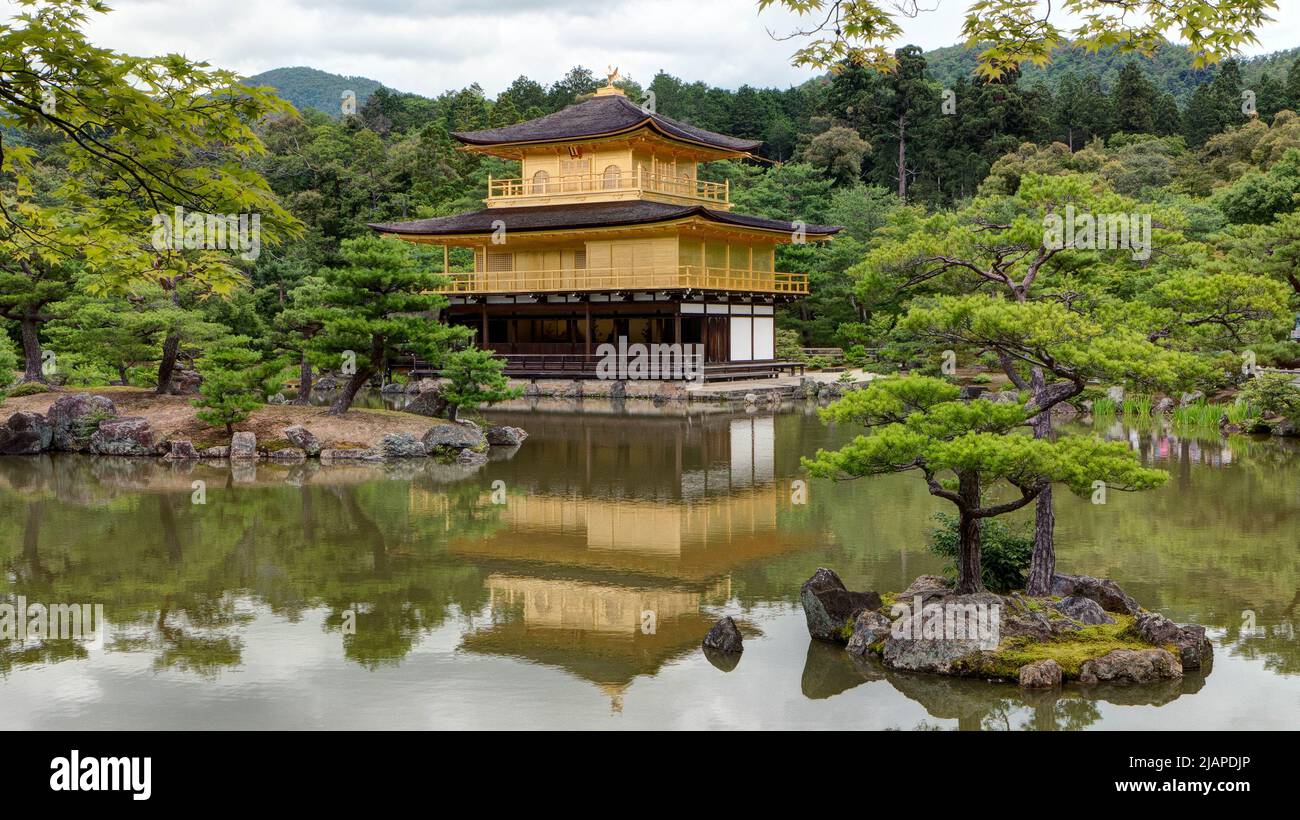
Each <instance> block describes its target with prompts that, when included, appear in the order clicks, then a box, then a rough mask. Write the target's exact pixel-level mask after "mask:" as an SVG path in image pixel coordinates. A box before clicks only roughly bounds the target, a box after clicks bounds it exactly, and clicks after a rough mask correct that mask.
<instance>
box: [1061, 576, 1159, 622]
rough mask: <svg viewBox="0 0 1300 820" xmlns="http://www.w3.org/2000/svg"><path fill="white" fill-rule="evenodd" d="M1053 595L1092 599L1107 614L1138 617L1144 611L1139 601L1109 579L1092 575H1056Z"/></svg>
mask: <svg viewBox="0 0 1300 820" xmlns="http://www.w3.org/2000/svg"><path fill="white" fill-rule="evenodd" d="M1052 594H1053V595H1059V596H1063V597H1069V596H1079V597H1083V598H1091V599H1092V600H1094V601H1096V602H1097V603H1098V604H1100V605H1101V608H1102V609H1104V610H1106V611H1107V612H1123V613H1126V614H1128V615H1137V614H1138V613H1139V612H1141V611H1142V607H1140V606H1138V603H1137V601H1135V600H1133V597H1132V596H1131V595H1129V594H1128V593H1127V592H1125V591H1124V590H1122V589H1120V588H1119V584H1117V583H1115V582H1114V581H1112V580H1110V579H1109V578H1093V577H1092V576H1090V575H1054V576H1052Z"/></svg>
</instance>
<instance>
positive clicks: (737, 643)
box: [702, 615, 745, 652]
mask: <svg viewBox="0 0 1300 820" xmlns="http://www.w3.org/2000/svg"><path fill="white" fill-rule="evenodd" d="M702 645H703V646H704V648H705V649H713V650H716V651H718V652H744V651H745V645H744V641H743V639H742V638H741V637H740V629H739V628H738V627H737V626H736V622H735V621H734V620H732V618H731V616H730V615H727V616H725V617H722V618H719V619H718V622H717V623H715V624H714V625H713V628H712V629H710V630H709V634H707V635H705V636H704V642H703V644H702Z"/></svg>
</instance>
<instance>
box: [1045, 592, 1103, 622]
mask: <svg viewBox="0 0 1300 820" xmlns="http://www.w3.org/2000/svg"><path fill="white" fill-rule="evenodd" d="M1052 606H1053V607H1054V608H1055V609H1056V610H1057V611H1058V612H1060V613H1062V614H1063V615H1068V616H1069V617H1071V618H1073V619H1074V620H1076V621H1078V622H1079V623H1082V624H1086V625H1088V626H1096V625H1097V624H1113V623H1115V619H1114V618H1112V617H1110V616H1109V615H1107V614H1106V611H1105V610H1104V609H1102V608H1101V604H1099V603H1097V602H1096V601H1094V600H1092V599H1091V598H1084V597H1082V596H1079V595H1071V596H1070V597H1068V598H1064V599H1062V600H1061V601H1060V602H1058V603H1055V604H1053V605H1052Z"/></svg>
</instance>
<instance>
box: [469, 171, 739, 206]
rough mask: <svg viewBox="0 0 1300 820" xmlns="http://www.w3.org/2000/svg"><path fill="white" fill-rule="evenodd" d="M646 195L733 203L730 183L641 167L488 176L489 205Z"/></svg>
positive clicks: (704, 202) (706, 202) (708, 203)
mask: <svg viewBox="0 0 1300 820" xmlns="http://www.w3.org/2000/svg"><path fill="white" fill-rule="evenodd" d="M645 193H652V194H663V195H665V196H670V197H674V198H678V199H684V200H690V201H692V202H699V203H702V204H706V205H726V206H730V204H731V185H730V183H729V182H710V181H708V180H703V179H693V178H691V177H688V176H673V175H671V174H652V173H645V172H642V170H641V169H640V168H637V169H635V170H634V171H631V172H624V173H617V174H615V173H608V174H573V175H566V176H552V177H546V178H544V179H542V178H538V177H530V178H527V179H524V178H515V179H493V178H492V177H488V205H489V206H502V205H526V204H528V202H529V201H530V200H534V201H535V200H547V199H558V200H564V199H580V200H588V201H599V200H601V199H604V198H606V197H608V198H611V199H617V198H620V197H623V198H626V197H627V196H629V195H632V196H640V195H641V194H645ZM571 195H572V196H571ZM589 195H590V196H589Z"/></svg>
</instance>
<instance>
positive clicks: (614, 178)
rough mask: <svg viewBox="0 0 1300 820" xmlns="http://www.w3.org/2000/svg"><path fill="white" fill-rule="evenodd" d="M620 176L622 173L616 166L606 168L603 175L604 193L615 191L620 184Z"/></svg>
mask: <svg viewBox="0 0 1300 820" xmlns="http://www.w3.org/2000/svg"><path fill="white" fill-rule="evenodd" d="M622 175H623V172H622V171H621V170H620V169H619V167H618V166H617V165H609V166H606V168H605V174H604V187H605V190H606V191H613V190H617V189H618V187H619V182H620V180H619V177H621V176H622Z"/></svg>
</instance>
